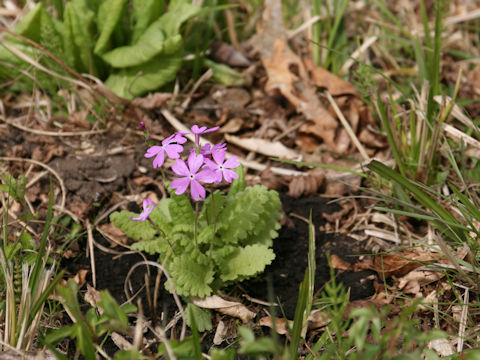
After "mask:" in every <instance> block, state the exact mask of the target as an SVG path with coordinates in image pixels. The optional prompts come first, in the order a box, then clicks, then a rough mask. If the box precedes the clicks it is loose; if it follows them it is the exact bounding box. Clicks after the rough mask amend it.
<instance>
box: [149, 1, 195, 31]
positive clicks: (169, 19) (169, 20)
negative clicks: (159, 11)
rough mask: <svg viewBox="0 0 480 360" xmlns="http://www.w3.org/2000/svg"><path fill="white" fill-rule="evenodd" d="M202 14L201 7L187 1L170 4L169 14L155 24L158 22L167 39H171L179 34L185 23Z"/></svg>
mask: <svg viewBox="0 0 480 360" xmlns="http://www.w3.org/2000/svg"><path fill="white" fill-rule="evenodd" d="M200 12H201V7H200V6H198V5H195V4H191V3H189V2H187V1H178V2H176V3H173V2H170V6H169V10H168V12H167V13H165V14H164V15H163V16H162V17H161V18H160V19H158V20H157V21H156V22H155V23H157V22H158V23H159V24H160V26H161V28H162V30H163V31H164V32H165V34H166V35H167V37H170V36H172V35H176V34H178V33H179V31H180V27H181V26H182V25H183V23H184V22H185V21H187V20H189V19H191V18H193V17H195V16H197V15H198V14H199V13H200ZM155 23H154V24H155Z"/></svg>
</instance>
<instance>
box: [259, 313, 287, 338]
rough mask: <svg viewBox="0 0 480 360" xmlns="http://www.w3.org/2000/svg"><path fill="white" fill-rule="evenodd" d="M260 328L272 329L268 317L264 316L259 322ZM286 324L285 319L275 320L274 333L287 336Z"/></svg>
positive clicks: (270, 319)
mask: <svg viewBox="0 0 480 360" xmlns="http://www.w3.org/2000/svg"><path fill="white" fill-rule="evenodd" d="M259 324H260V326H266V327H269V328H270V329H273V322H272V318H271V317H270V316H264V317H262V318H261V319H260V321H259ZM287 324H288V322H287V319H285V318H275V331H276V332H277V334H279V335H286V334H288V326H287Z"/></svg>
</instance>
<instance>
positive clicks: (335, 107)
mask: <svg viewBox="0 0 480 360" xmlns="http://www.w3.org/2000/svg"><path fill="white" fill-rule="evenodd" d="M325 94H326V95H327V99H328V102H329V103H330V105H332V107H333V110H334V111H335V114H337V116H338V118H339V119H340V122H341V123H342V125H343V127H344V128H345V130H346V131H347V134H348V136H349V137H350V139H351V140H352V142H353V143H354V145H355V146H356V148H357V149H358V151H359V152H360V154H361V155H362V157H363V160H365V161H370V156H368V154H367V151H366V150H365V148H364V147H363V145H362V144H361V143H360V141H359V140H358V138H357V136H356V135H355V133H354V132H353V129H352V127H351V126H350V123H349V122H348V121H347V119H345V117H344V116H343V114H342V112H341V111H340V109H339V108H338V105H337V103H336V102H335V100H334V99H333V97H332V95H331V94H330V93H329V92H328V91H325Z"/></svg>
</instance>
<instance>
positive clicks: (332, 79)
mask: <svg viewBox="0 0 480 360" xmlns="http://www.w3.org/2000/svg"><path fill="white" fill-rule="evenodd" d="M304 63H305V67H306V68H307V69H308V70H309V71H310V73H311V74H312V80H313V82H314V83H315V85H317V86H318V87H320V88H325V89H327V90H328V92H329V93H330V94H332V95H333V96H339V95H346V94H348V95H355V96H357V92H356V91H355V88H354V87H353V85H352V84H350V83H349V82H348V81H345V80H343V79H341V78H339V77H338V76H337V75H334V74H332V73H331V72H330V71H328V70H326V69H324V68H322V67H320V66H316V65H315V64H314V63H313V61H312V60H311V59H308V58H306V59H305V60H304Z"/></svg>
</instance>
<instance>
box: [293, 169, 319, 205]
mask: <svg viewBox="0 0 480 360" xmlns="http://www.w3.org/2000/svg"><path fill="white" fill-rule="evenodd" d="M324 181H325V172H324V171H323V169H321V168H315V169H312V170H309V171H308V172H307V174H306V175H299V176H294V177H293V178H292V180H291V181H290V184H288V196H291V197H293V198H296V199H298V198H299V197H300V196H302V195H305V196H309V195H313V194H315V193H317V192H318V189H319V188H320V187H321V186H322V185H323V182H324Z"/></svg>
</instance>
